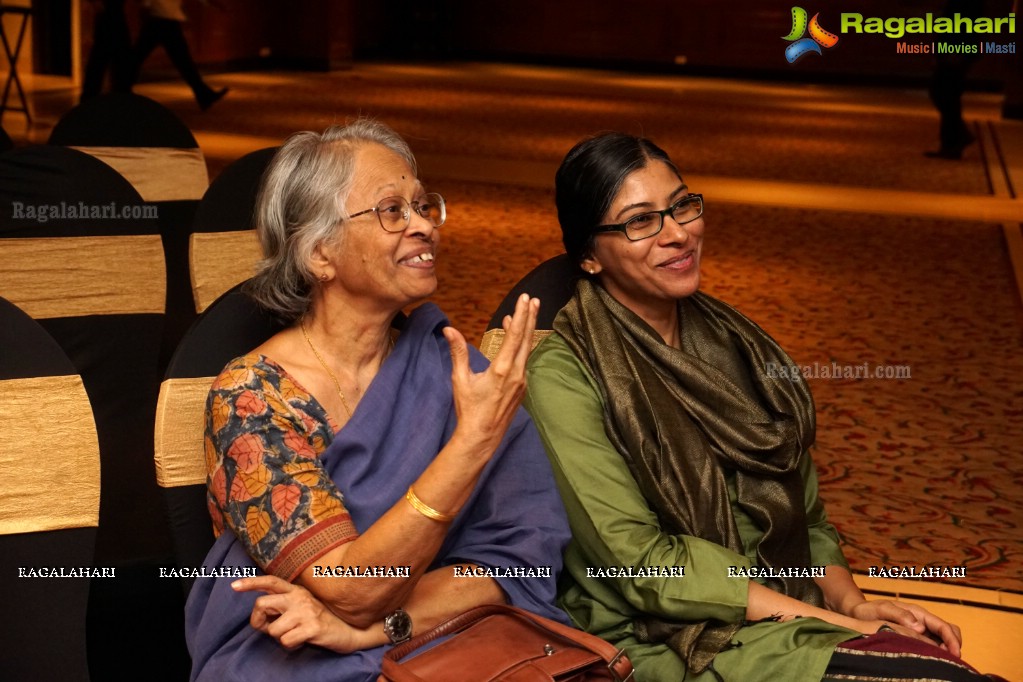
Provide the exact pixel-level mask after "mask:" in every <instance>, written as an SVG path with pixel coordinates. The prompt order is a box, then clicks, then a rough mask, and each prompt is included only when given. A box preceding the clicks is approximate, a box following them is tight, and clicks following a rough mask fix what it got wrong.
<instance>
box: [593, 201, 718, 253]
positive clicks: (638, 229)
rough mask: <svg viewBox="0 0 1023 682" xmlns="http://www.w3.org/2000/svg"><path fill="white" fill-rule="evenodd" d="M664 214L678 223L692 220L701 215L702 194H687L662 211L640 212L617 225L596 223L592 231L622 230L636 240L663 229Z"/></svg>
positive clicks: (683, 223)
mask: <svg viewBox="0 0 1023 682" xmlns="http://www.w3.org/2000/svg"><path fill="white" fill-rule="evenodd" d="M666 215H671V219H672V220H674V221H675V222H676V223H678V224H679V225H685V224H686V223H691V222H693V221H694V220H696V219H697V218H699V217H700V216H702V215H703V195H702V194H687V195H686V196H684V197H682V198H681V199H679V200H678V201H676V202H675V203H674V204H672V205H671V206H669V207H668V208H666V209H664V210H663V211H650V212H649V213H640V214H639V215H635V216H632V217H631V218H629V219H628V220H626V221H625V222H624V223H618V224H617V225H597V227H595V228H593V231H594V233H600V232H624V233H625V236H626V237H628V238H629V239H630V240H631V241H634V242H638V241H639V240H640V239H646V238H647V237H653V236H654V235H655V234H658V233H660V231H661V230H662V229H664V216H666Z"/></svg>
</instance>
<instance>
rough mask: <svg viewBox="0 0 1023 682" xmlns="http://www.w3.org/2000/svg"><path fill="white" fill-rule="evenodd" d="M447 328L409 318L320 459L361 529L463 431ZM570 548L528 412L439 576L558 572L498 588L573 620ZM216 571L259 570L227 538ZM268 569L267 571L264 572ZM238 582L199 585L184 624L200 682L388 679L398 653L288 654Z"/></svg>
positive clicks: (481, 364)
mask: <svg viewBox="0 0 1023 682" xmlns="http://www.w3.org/2000/svg"><path fill="white" fill-rule="evenodd" d="M447 323H448V322H447V319H446V318H445V317H444V315H443V313H441V311H440V310H439V309H438V308H437V307H436V306H434V305H432V304H426V305H423V306H421V307H420V308H418V309H416V310H415V311H414V312H413V313H412V314H411V315H410V316H409V317H408V319H407V320H406V322H405V326H404V328H403V330H402V333H401V335H400V336H399V337H398V341H397V343H396V344H395V346H394V350H393V351H392V353H391V354H390V356H388V358H387V359H386V361H385V362H384V364H383V366H382V367H381V369H380V372H379V373H378V374H377V376H376V378H375V379H374V380H373V383H372V384H371V385H370V386H369V388H368V389H367V391H366V393H365V395H364V397H363V398H362V400H361V401H360V403H359V405H358V407H357V409H356V410H355V413H354V414H353V415H352V417H351V419H350V420H349V422H348V423H347V424H346V425H345V426H344V427H343V428H342V429H341V430H340V431H338V432H337V433H336V434H335V435H334V439H333V441H332V442H331V443H330V444H329V445H328V447H327V449H326V450H325V451H324V452H323V454H322V455H321V462H322V464H323V466H324V468H325V469H326V471H327V473H328V474H329V475H330V477H331V479H332V480H333V481H334V483H335V485H336V486H337V488H338V490H340V492H341V493H342V495H343V496H344V504H345V507H346V509H347V510H348V512H349V513H350V514H351V517H352V520H353V521H354V523H355V527H356V528H357V529H360V530H364V529H366V528H368V527H369V526H370V525H371V524H372V523H373V522H374V521H376V520H377V519H378V518H380V517H381V516H382V515H383V514H384V512H385V511H386V510H387V509H389V508H390V507H392V506H393V505H394V504H395V503H397V502H398V501H399V500H400V499H401V498H402V497H403V496H404V495H405V491H406V490H408V487H409V485H411V484H412V483H413V482H414V481H415V480H416V478H417V477H418V476H419V474H420V473H421V472H422V471H423V470H424V469H425V468H426V466H427V465H428V464H429V463H430V462H431V461H432V460H433V458H434V457H435V456H436V455H437V453H438V452H439V451H440V449H441V448H442V447H443V445H444V444H445V443H446V442H447V441H448V439H449V438H450V437H451V434H452V432H453V431H454V428H455V423H456V419H455V412H454V403H453V400H452V392H451V357H450V354H449V350H448V344H447V341H446V340H445V339H444V337H443V335H442V334H441V330H442V329H443V328H444V326H445V325H447ZM470 354H471V358H470V364H471V366H472V367H473V369H474V370H475V371H481V370H482V369H484V368H485V367H486V365H487V361H486V359H485V358H483V356H482V355H480V354H479V353H478V352H476V351H475V350H474V349H470ZM568 539H569V530H568V523H567V521H566V517H565V511H564V508H563V507H562V504H561V499H560V497H559V496H558V492H557V489H556V487H555V484H554V478H553V475H552V473H551V468H550V464H549V463H548V460H547V456H546V454H545V453H544V449H543V445H542V444H541V443H540V439H539V437H538V435H537V432H536V429H535V427H534V426H533V424H532V422H531V421H530V419H529V417H528V416H527V415H526V414H525V412H524V411H522V410H519V414H518V415H517V416H516V418H515V420H514V422H513V423H512V426H511V427H510V428H509V429H508V433H507V434H506V436H505V438H504V440H503V441H502V443H501V446H500V447H499V448H498V451H497V452H496V453H495V455H494V457H493V459H492V460H491V461H490V463H489V464H488V465H487V467H486V468H485V469H484V471H483V473H482V474H481V476H480V480H479V482H478V483H477V485H476V489H475V491H474V492H473V494H472V496H471V497H470V498H469V500H468V502H467V503H466V504H465V506H464V507H463V509H462V511H461V512H460V513H459V515H458V518H457V519H456V520H455V521H454V522H453V523H452V525H451V528H450V530H449V532H448V536H447V538H446V540H445V541H444V543H443V545H442V546H441V548H440V550H439V552H438V553H437V556H436V557H435V559H434V562H433V564H432V565H431V569H434V568H439V567H442V566H446V565H451V564H456V563H473V564H477V565H479V566H484V567H493V568H502V567H517V566H522V567H547V566H549V567H551V572H550V575H551V577H549V578H538V577H524V578H496V580H497V581H498V583H499V584H500V586H501V588H502V589H503V590H504V592H505V594H506V595H507V597H508V602H509V603H511V604H513V605H515V606H519V607H521V608H524V609H527V610H529V611H532V612H534V613H537V614H539V615H542V616H546V617H548V618H553V619H555V620H558V621H560V622H563V623H567V622H568V621H567V619H566V617H565V615H564V614H563V613H562V612H561V611H560V610H558V609H557V607H555V606H554V599H555V589H556V584H555V583H556V576H557V575H558V573H559V572H560V570H561V553H562V550H563V549H564V547H565V545H566V543H567V542H568ZM205 566H206V567H208V568H214V567H219V566H229V567H255V566H256V563H255V562H254V561H253V560H252V559H251V558H250V557H249V555H248V554H247V553H246V551H245V549H244V548H243V546H242V545H241V543H239V542H238V540H237V538H236V536H235V535H234V533H232V532H230V531H227V532H225V533H223V534H222V535H221V536H220V538H219V539H218V540H217V542H216V543H215V544H214V546H213V548H212V549H211V550H210V553H209V554H208V555H207V557H206V562H205ZM257 572H258V573H261V571H259V569H258V568H257ZM467 579H469V580H471V579H472V578H467ZM231 582H232V579H231V578H203V579H199V580H197V581H196V583H195V585H194V587H193V588H192V592H191V595H190V596H189V599H188V604H187V606H186V610H185V618H186V639H187V642H188V648H189V652H190V653H191V655H192V679H193V680H218V681H219V680H245V681H246V682H257V681H258V680H281V679H301V680H310V681H314V682H315V681H320V680H324V681H325V680H335V681H336V680H343V681H345V682H348V681H351V682H355V681H359V682H361V681H367V682H369V681H372V680H376V679H377V676H378V675H379V672H380V662H381V658H382V657H383V654H384V653H385V652H386V651H387V648H388V647H377V648H374V649H367V650H363V651H357V652H354V653H351V654H347V655H341V654H336V653H334V652H331V651H327V650H325V649H321V648H319V647H315V646H305V647H301V648H299V649H297V650H295V651H287V650H286V649H284V648H283V647H281V646H280V645H279V644H278V643H277V642H276V640H274V639H273V638H271V637H269V636H267V635H264V634H262V633H261V632H259V631H257V630H255V629H253V628H252V627H251V626H250V625H249V615H250V613H251V611H252V606H253V603H254V602H255V600H256V599H257V598H258V597H259V596H260V594H259V593H236V592H234V590H232V589H231V587H230V585H231Z"/></svg>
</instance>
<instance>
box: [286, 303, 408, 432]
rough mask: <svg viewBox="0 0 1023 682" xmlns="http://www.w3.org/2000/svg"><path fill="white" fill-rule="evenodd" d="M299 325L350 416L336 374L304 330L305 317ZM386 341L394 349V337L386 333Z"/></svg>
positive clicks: (350, 411)
mask: <svg viewBox="0 0 1023 682" xmlns="http://www.w3.org/2000/svg"><path fill="white" fill-rule="evenodd" d="M299 327H301V328H302V336H304V337H305V342H306V343H307V344H309V350H311V351H312V352H313V355H315V356H316V359H317V360H319V361H320V366H322V367H323V369H324V371H325V372H326V373H327V375H328V376H329V377H330V380H331V381H333V382H334V388H335V389H336V390H337V395H338V397H340V398H341V405H343V406H344V408H345V412H347V413H348V418H349V419H351V418H352V408H350V407H348V401H347V400H346V399H345V394H344V392H342V391H341V382H340V381H338V380H337V376H335V374H334V373H333V372H331V371H330V367H327V363H326V362H325V361H324V360H323V356H321V355H320V353H319V351H317V350H316V346H314V345H313V341H312V339H310V338H309V332H307V331H306V330H305V318H302V320H301V321H300V322H299ZM387 339H388V341H390V350H394V337H393V336H391V335H390V334H388V336H387Z"/></svg>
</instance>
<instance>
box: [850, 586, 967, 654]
mask: <svg viewBox="0 0 1023 682" xmlns="http://www.w3.org/2000/svg"><path fill="white" fill-rule="evenodd" d="M849 615H850V616H852V617H853V618H858V619H860V620H883V621H886V622H888V623H894V624H897V625H901V626H903V627H906V628H909V629H910V630H913V631H914V632H917V633H919V634H921V635H927V636H928V637H930V638H931V639H933V640H935V644H937V645H938V646H940V647H941V648H942V649H945V650H947V651H948V652H949V653H950V654H952V655H953V656H960V655H961V652H962V645H963V635H962V632H961V631H960V630H959V627H958V626H956V625H953V624H952V623H946V622H945V621H944V620H942V619H941V618H938V617H937V616H935V615H934V614H933V613H931V612H930V611H928V610H927V609H925V608H923V607H922V606H918V605H916V604H909V603H906V602H901V601H894V600H889V599H877V600H872V601H864V602H861V603H859V604H857V605H855V606H854V607H853V608H852V610H851V612H850V613H849Z"/></svg>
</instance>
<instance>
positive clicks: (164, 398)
mask: <svg viewBox="0 0 1023 682" xmlns="http://www.w3.org/2000/svg"><path fill="white" fill-rule="evenodd" d="M215 378H216V377H199V378H194V379H166V380H164V382H163V383H162V384H161V385H160V397H159V398H158V400H157V403H156V431H155V434H154V442H153V445H154V459H155V462H156V482H157V483H158V484H160V487H162V488H176V487H178V486H183V485H194V484H197V483H205V482H206V455H205V447H204V445H203V432H204V430H205V427H206V416H205V410H206V396H207V395H208V394H209V392H210V386H211V385H212V384H213V380H214V379H215Z"/></svg>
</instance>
